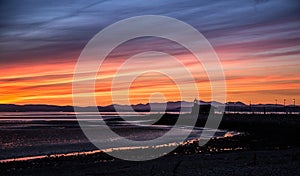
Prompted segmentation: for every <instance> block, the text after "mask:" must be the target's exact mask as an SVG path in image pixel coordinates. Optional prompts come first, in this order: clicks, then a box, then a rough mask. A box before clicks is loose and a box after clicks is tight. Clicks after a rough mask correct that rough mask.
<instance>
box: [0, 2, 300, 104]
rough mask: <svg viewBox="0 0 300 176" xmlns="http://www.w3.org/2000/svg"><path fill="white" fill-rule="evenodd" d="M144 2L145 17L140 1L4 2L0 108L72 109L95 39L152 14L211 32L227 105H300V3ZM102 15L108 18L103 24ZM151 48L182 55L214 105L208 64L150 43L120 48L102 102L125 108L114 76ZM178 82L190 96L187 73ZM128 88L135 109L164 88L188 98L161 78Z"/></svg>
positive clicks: (102, 80)
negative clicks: (82, 62) (81, 63)
mask: <svg viewBox="0 0 300 176" xmlns="http://www.w3.org/2000/svg"><path fill="white" fill-rule="evenodd" d="M144 3H145V4H143V3H142V4H141V5H140V6H142V7H143V8H145V9H146V12H145V9H144V10H140V6H138V5H137V4H139V3H129V2H128V4H123V5H122V4H119V3H118V2H114V1H112V2H110V3H105V2H103V3H102V2H101V3H95V4H93V5H87V4H84V3H74V5H73V6H72V7H70V8H69V9H66V8H64V4H60V3H59V2H56V3H54V4H52V5H48V4H45V3H43V2H37V3H35V4H34V6H35V9H36V10H34V11H32V12H31V11H30V12H29V11H28V9H29V8H34V7H28V5H26V3H23V4H22V3H20V4H18V6H16V5H15V4H14V3H9V2H6V3H3V6H2V8H5V9H6V8H10V9H13V10H11V11H10V12H9V13H7V14H1V19H3V20H2V21H1V22H0V23H1V26H3V27H2V28H1V33H0V34H1V40H0V43H1V45H0V48H1V54H0V70H1V74H0V97H1V98H0V104H53V105H72V81H73V72H74V68H75V65H76V62H77V58H78V57H79V55H80V52H81V50H82V49H83V47H84V46H85V44H86V43H87V42H88V40H89V39H91V37H93V35H95V34H96V33H97V32H99V31H100V30H101V29H103V28H104V27H106V26H107V25H109V24H112V23H114V22H116V21H118V20H120V19H124V18H127V17H131V16H136V15H143V14H145V13H149V14H157V15H166V16H171V17H174V18H177V19H180V20H182V21H184V22H186V23H189V24H190V25H192V26H194V27H195V28H197V29H198V30H199V31H200V32H201V33H203V34H204V36H205V37H206V38H207V39H208V41H209V42H210V43H211V44H212V46H213V47H214V49H215V50H216V53H217V54H218V56H219V58H220V62H221V63H222V66H223V69H224V74H225V77H226V84H227V101H241V102H244V103H246V104H248V103H249V102H250V101H251V103H252V104H259V103H272V104H274V103H275V99H277V100H278V104H283V100H284V99H286V104H287V105H288V104H293V99H295V100H296V104H299V103H298V102H299V101H300V94H299V90H300V69H299V68H300V60H299V58H300V37H299V36H300V23H299V19H300V18H299V14H298V11H297V10H298V9H299V7H300V3H299V2H297V1H292V2H290V3H287V2H281V1H266V2H262V3H257V2H252V1H251V2H250V1H249V2H244V3H236V2H234V1H227V2H214V3H211V4H209V3H207V4H206V3H202V4H201V3H199V4H197V2H193V1H190V2H186V4H189V5H190V6H189V7H181V4H180V3H179V2H175V1H174V2H172V3H171V2H169V4H168V3H167V4H166V3H163V2H157V4H149V3H147V2H144ZM149 6H150V7H149ZM152 6H153V7H152ZM220 6H221V7H223V8H219V7H220ZM232 7H235V9H232ZM172 8H173V9H177V11H176V13H175V12H173V11H172V10H170V9H172ZM102 9H107V12H106V11H101V10H102ZM155 9H156V10H155ZM157 9H160V11H157ZM270 9H272V10H271V11H272V12H271V11H270ZM97 10H98V11H99V12H98V11H97ZM122 10H126V14H120V15H117V14H114V13H113V12H115V11H120V12H121V11H122ZM216 12H218V13H216ZM99 16H103V17H105V18H103V19H102V18H101V19H98V17H99ZM148 50H159V51H161V52H167V53H171V54H173V55H174V56H176V57H177V58H178V59H179V60H180V61H181V62H182V63H183V64H184V65H185V66H186V67H187V68H188V69H189V70H190V71H191V73H192V74H193V76H194V77H195V80H196V82H197V87H198V89H199V95H200V96H199V97H197V98H199V99H201V100H203V101H212V100H211V95H210V91H211V90H210V83H209V80H208V78H207V75H206V73H205V71H204V70H203V68H202V66H201V63H198V62H197V61H196V60H195V58H193V56H192V55H191V54H190V53H188V52H187V51H186V50H185V49H182V48H180V47H179V46H178V44H176V43H172V42H169V41H165V40H161V39H151V38H147V39H140V40H136V41H131V42H128V43H126V44H124V46H121V47H120V48H117V49H116V50H115V51H114V52H113V53H112V54H111V55H110V56H109V57H108V58H107V61H106V62H105V64H104V65H103V66H101V69H100V70H99V74H98V76H97V84H96V96H97V104H98V105H101V106H103V105H109V104H112V103H118V104H124V100H122V99H120V100H117V102H112V101H111V95H110V89H111V81H112V78H113V77H114V74H115V71H116V69H117V68H118V67H119V66H120V65H121V64H122V63H123V62H124V61H125V60H126V58H128V57H131V56H132V55H134V54H136V53H139V52H143V51H148ZM143 64H145V65H147V64H154V65H155V64H156V65H157V66H158V67H162V68H164V69H169V70H172V71H174V72H175V71H176V70H178V66H177V65H174V64H169V63H168V62H167V61H166V60H165V59H164V58H146V59H145V61H144V62H142V63H137V64H135V65H132V68H131V69H129V70H128V72H127V73H126V74H129V75H130V74H133V73H134V72H135V71H137V70H142V69H143V67H144V66H143ZM126 74H123V75H119V76H124V75H126ZM179 79H180V80H181V81H182V83H183V84H185V91H187V92H189V88H190V86H191V83H190V82H188V81H186V80H187V79H186V75H181V77H180V78H179ZM123 91H126V89H125V88H124V87H122V85H119V87H118V92H117V94H118V93H119V94H121V93H122V92H123ZM129 91H130V100H129V101H130V104H139V103H143V104H145V103H148V102H149V97H150V96H151V94H152V93H154V92H159V91H160V92H161V93H162V94H165V96H166V97H165V98H166V99H165V101H179V100H181V97H180V95H179V93H178V90H177V87H176V85H175V84H174V83H173V82H172V81H170V80H169V79H168V78H166V77H165V76H163V75H158V74H152V75H151V74H150V73H149V74H145V75H143V76H141V77H139V78H138V79H136V81H135V82H133V83H132V86H131V88H130V90H129ZM194 98H195V95H193V94H189V96H188V97H183V100H185V101H193V99H194ZM154 100H155V99H154ZM298 100H299V101H298ZM84 105H85V104H84V103H83V105H82V106H84Z"/></svg>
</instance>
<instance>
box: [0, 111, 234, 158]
mask: <svg viewBox="0 0 300 176" xmlns="http://www.w3.org/2000/svg"><path fill="white" fill-rule="evenodd" d="M84 115H86V116H87V117H89V116H91V117H95V115H96V114H94V113H85V114H84ZM102 115H103V117H104V118H107V119H110V118H115V117H116V116H117V115H118V114H116V113H102ZM122 115H127V116H129V117H130V116H131V114H129V113H124V114H122ZM143 115H144V116H145V117H146V115H148V114H147V113H144V114H141V115H140V116H141V119H139V120H137V118H133V120H132V121H130V118H128V119H129V122H130V124H128V123H126V122H113V123H112V124H111V126H110V127H111V129H113V130H114V131H116V132H117V133H118V134H120V135H121V136H122V137H126V138H128V139H131V140H136V141H143V140H150V139H155V138H157V137H160V136H162V135H164V134H165V133H166V132H168V131H169V130H170V129H171V128H172V127H171V126H159V125H151V126H149V125H145V124H149V122H150V123H151V122H152V121H153V122H155V120H153V119H147V118H143ZM85 120H86V121H87V122H88V123H87V128H95V127H97V128H98V127H99V128H100V127H101V125H99V124H98V123H97V120H95V118H91V119H85ZM99 121H101V120H100V119H99ZM173 128H175V129H174V133H172V134H171V138H170V140H166V141H164V142H165V143H164V144H163V145H161V144H160V145H161V146H164V145H166V146H168V145H176V144H178V143H176V144H174V141H172V138H176V137H180V136H181V135H182V134H184V133H185V132H186V131H190V130H192V132H191V135H190V136H189V138H187V139H186V141H189V140H195V139H198V138H199V136H200V135H201V133H202V132H203V131H210V130H212V129H203V128H196V127H195V128H194V127H190V126H180V127H173ZM0 134H1V135H0V161H11V160H13V159H14V158H15V159H16V158H19V159H22V158H23V159H25V160H26V159H34V158H40V157H45V155H51V154H52V155H59V154H66V153H69V154H72V153H77V154H78V152H79V153H80V152H83V153H84V152H92V151H99V149H98V148H96V147H95V146H94V145H93V144H92V143H91V142H90V141H89V140H88V139H87V137H86V136H85V135H84V133H83V132H82V131H81V129H80V127H79V125H78V122H77V119H76V117H75V114H74V113H65V112H57V113H53V112H37V113H36V112H34V113H33V112H30V113H23V112H22V113H21V112H17V113H0ZM228 135H235V133H233V132H228V131H224V130H217V132H216V134H215V137H226V136H228ZM121 136H118V137H114V138H107V137H102V138H101V142H103V143H107V142H110V143H113V142H116V141H119V140H121V139H122V137H121ZM204 138H205V136H204ZM135 147H137V148H139V147H146V148H147V147H153V146H130V147H129V146H126V144H124V145H122V146H118V147H117V148H114V147H111V148H103V149H101V150H106V151H109V150H112V149H113V150H118V149H120V150H130V149H133V148H135ZM7 159H8V160H7Z"/></svg>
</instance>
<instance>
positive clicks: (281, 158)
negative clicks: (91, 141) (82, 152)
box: [0, 148, 300, 176]
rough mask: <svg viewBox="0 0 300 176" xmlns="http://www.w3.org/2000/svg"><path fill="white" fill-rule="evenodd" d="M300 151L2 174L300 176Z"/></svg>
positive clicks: (79, 160) (12, 168)
mask: <svg viewBox="0 0 300 176" xmlns="http://www.w3.org/2000/svg"><path fill="white" fill-rule="evenodd" d="M299 154H300V148H290V149H279V150H261V151H253V150H252V151H229V152H223V153H200V154H191V155H182V154H179V155H168V156H165V157H162V158H159V159H156V160H151V161H145V162H130V161H122V160H117V159H112V158H110V157H108V159H107V160H102V159H99V158H98V157H97V155H94V156H93V155H91V156H83V157H76V158H74V157H62V158H56V159H43V160H35V161H26V162H18V163H7V164H1V165H0V166H1V167H0V168H1V172H0V175H46V176H47V175H99V176H100V175H101V176H102V175H218V176H219V175H253V176H254V175H255V176H256V175H285V176H289V175H299V173H300V167H299V166H300V158H299V157H300V155H299Z"/></svg>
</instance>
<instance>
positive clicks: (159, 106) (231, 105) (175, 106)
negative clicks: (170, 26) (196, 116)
mask: <svg viewBox="0 0 300 176" xmlns="http://www.w3.org/2000/svg"><path fill="white" fill-rule="evenodd" d="M198 104H199V105H212V106H214V107H218V106H224V105H225V109H226V111H237V112H243V111H249V112H250V111H255V112H263V111H267V112H275V111H276V112H285V111H287V112H300V107H299V106H295V107H294V106H293V105H287V106H285V107H284V106H283V105H281V104H277V105H275V104H252V105H251V106H250V105H246V104H245V103H243V102H239V101H238V102H227V103H225V104H222V103H220V102H216V101H212V102H205V101H198ZM165 106H166V107H165ZM192 106H193V102H187V101H175V102H167V104H165V103H151V104H149V103H147V104H136V105H118V104H114V105H108V106H98V109H99V111H100V112H115V111H116V110H117V111H121V112H128V111H130V110H132V109H133V110H135V111H138V112H149V111H150V110H152V111H153V112H163V111H167V112H180V111H182V112H191V110H192ZM77 108H78V109H80V110H81V111H85V112H89V111H91V107H77ZM165 109H166V110H165ZM0 112H74V108H73V106H57V105H46V104H28V105H15V104H0Z"/></svg>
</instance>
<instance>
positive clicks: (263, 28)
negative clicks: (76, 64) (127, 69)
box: [0, 0, 300, 64]
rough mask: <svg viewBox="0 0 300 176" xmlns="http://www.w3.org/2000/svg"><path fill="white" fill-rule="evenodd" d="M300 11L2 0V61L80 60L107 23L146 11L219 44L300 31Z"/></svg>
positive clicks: (261, 5) (257, 4)
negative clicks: (187, 26) (185, 25)
mask: <svg viewBox="0 0 300 176" xmlns="http://www.w3.org/2000/svg"><path fill="white" fill-rule="evenodd" d="M299 10H300V3H299V2H298V1H296V0H290V1H283V0H270V1H266V0H263V1H252V0H251V1H250V0H249V1H233V0H232V1H192V0H191V1H179V0H175V1H160V0H154V1H141V0H132V1H89V2H87V1H76V2H75V1H71V0H68V1H34V0H32V1H17V0H7V1H1V4H0V11H1V12H0V19H1V20H0V50H1V54H0V63H2V64H3V63H14V62H23V61H26V62H28V60H30V61H31V60H32V61H33V60H37V59H43V58H44V57H43V56H49V55H53V56H54V57H53V58H54V59H57V60H59V59H61V58H75V59H76V56H78V54H79V52H80V50H81V49H82V48H83V47H84V45H85V44H86V43H87V41H88V40H89V39H90V38H91V37H92V36H93V35H95V34H96V33H97V32H98V31H100V30H101V29H103V28H104V27H105V26H107V25H109V24H112V23H114V22H116V21H118V20H121V19H124V18H128V17H132V16H136V15H146V14H154V15H166V16H170V17H174V18H177V19H179V20H183V21H185V22H187V23H189V24H191V25H192V26H194V27H196V28H197V29H198V30H199V31H200V32H203V33H204V34H205V36H207V37H208V39H209V40H210V41H211V42H212V44H213V45H216V46H219V45H220V46H222V45H228V44H237V43H239V42H240V43H243V42H246V43H247V42H251V41H259V40H266V39H269V38H278V39H282V38H293V37H295V36H300V33H299V31H300V30H299V28H300V23H299V19H300V15H299ZM276 28H277V29H276ZM276 30H277V31H276ZM62 56H64V57H62ZM29 58H30V59H29ZM45 58H49V57H45Z"/></svg>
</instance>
